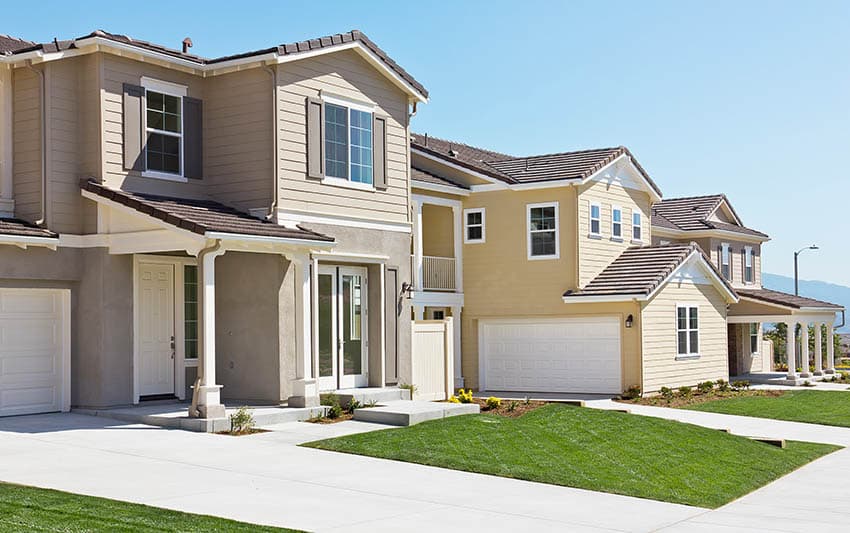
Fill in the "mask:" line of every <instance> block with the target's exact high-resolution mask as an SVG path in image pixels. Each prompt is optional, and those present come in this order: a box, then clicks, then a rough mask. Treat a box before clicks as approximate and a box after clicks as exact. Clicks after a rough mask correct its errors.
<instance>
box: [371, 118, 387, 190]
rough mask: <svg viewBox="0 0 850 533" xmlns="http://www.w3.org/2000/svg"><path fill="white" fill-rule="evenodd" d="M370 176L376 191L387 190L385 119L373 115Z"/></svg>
mask: <svg viewBox="0 0 850 533" xmlns="http://www.w3.org/2000/svg"><path fill="white" fill-rule="evenodd" d="M372 175H373V176H374V178H375V180H374V183H375V188H376V189H386V188H387V117H385V116H381V115H373V119H372Z"/></svg>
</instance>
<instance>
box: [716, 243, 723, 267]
mask: <svg viewBox="0 0 850 533" xmlns="http://www.w3.org/2000/svg"><path fill="white" fill-rule="evenodd" d="M717 270H719V271H720V272H721V273H722V272H723V247H722V246H718V247H717Z"/></svg>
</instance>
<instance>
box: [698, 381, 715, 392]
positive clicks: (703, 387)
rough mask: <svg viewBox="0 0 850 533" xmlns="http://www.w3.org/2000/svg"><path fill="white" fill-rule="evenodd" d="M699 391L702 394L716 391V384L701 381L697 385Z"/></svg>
mask: <svg viewBox="0 0 850 533" xmlns="http://www.w3.org/2000/svg"><path fill="white" fill-rule="evenodd" d="M697 390H698V391H700V392H701V393H702V394H708V393H709V392H711V391H713V390H714V382H713V381H701V382H699V383H697Z"/></svg>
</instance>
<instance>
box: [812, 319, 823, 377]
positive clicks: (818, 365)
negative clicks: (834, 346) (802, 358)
mask: <svg viewBox="0 0 850 533" xmlns="http://www.w3.org/2000/svg"><path fill="white" fill-rule="evenodd" d="M822 326H823V324H821V323H820V322H815V354H814V356H815V375H816V376H822V375H823V337H822V334H821V327H822Z"/></svg>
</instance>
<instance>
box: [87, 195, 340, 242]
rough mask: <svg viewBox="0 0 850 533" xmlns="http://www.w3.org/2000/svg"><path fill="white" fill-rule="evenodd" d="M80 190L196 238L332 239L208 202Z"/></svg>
mask: <svg viewBox="0 0 850 533" xmlns="http://www.w3.org/2000/svg"><path fill="white" fill-rule="evenodd" d="M82 188H83V190H86V191H88V192H91V193H94V194H97V195H98V196H101V197H103V198H106V199H107V200H112V201H114V202H118V203H120V204H122V205H125V206H127V207H130V208H132V209H135V210H136V211H139V212H140V213H143V214H145V215H148V216H152V217H154V218H158V219H160V220H162V221H164V222H167V223H168V224H171V225H173V226H175V227H177V228H181V229H184V230H187V231H191V232H193V233H197V234H199V235H204V234H206V233H207V232H221V233H235V234H238V235H252V236H261V237H274V238H279V239H298V240H305V241H322V242H334V238H333V237H329V236H327V235H323V234H321V233H318V232H315V231H312V230H308V229H305V228H301V227H300V226H299V227H297V228H287V227H285V226H281V225H278V224H275V223H274V222H269V221H267V220H262V219H259V218H255V217H252V216H251V215H248V214H247V213H243V212H241V211H237V210H236V209H233V208H232V207H228V206H226V205H224V204H220V203H218V202H214V201H212V200H191V199H186V198H172V197H166V196H157V195H152V194H142V193H135V192H126V191H116V190H113V189H109V188H107V187H104V186H103V185H100V184H98V183H95V182H94V181H84V182H83V184H82Z"/></svg>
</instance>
